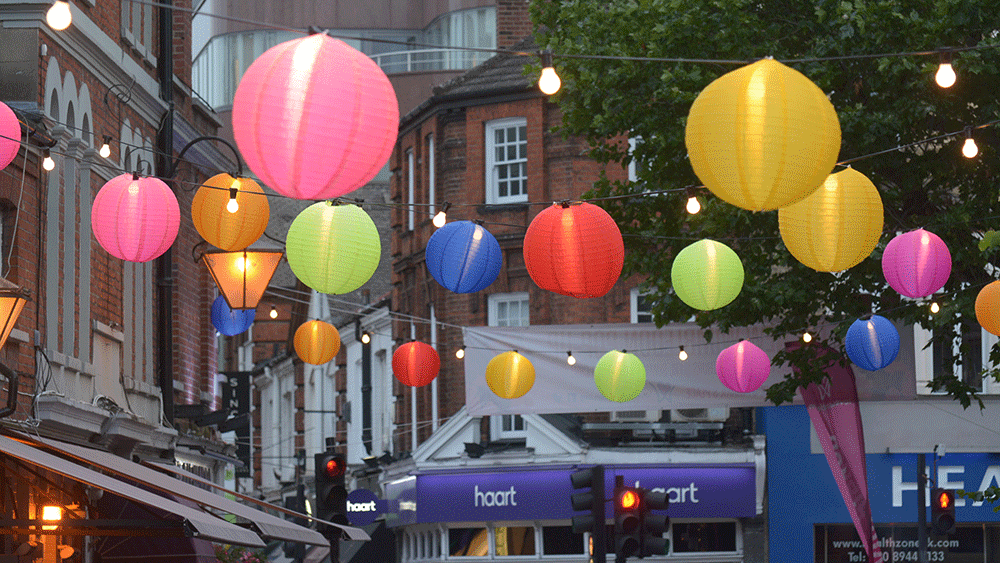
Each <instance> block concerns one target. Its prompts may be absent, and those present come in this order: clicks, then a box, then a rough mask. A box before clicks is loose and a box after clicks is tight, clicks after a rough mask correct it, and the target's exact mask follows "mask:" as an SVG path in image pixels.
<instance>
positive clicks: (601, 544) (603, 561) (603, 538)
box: [591, 465, 608, 563]
mask: <svg viewBox="0 0 1000 563" xmlns="http://www.w3.org/2000/svg"><path fill="white" fill-rule="evenodd" d="M594 469H595V470H596V471H597V475H598V477H597V480H598V485H599V486H598V487H595V488H596V489H597V490H596V491H594V493H595V494H596V495H597V498H596V499H594V502H595V511H594V512H595V517H596V513H597V512H600V518H596V521H595V522H594V531H593V532H592V533H591V538H593V540H594V553H593V554H592V555H591V559H592V560H593V561H594V563H607V561H608V541H607V535H608V534H607V529H608V526H607V523H606V519H605V517H604V503H605V502H606V498H607V495H606V494H605V491H604V466H603V465H598V466H597V467H595V468H594ZM597 504H599V505H600V510H599V511H598V510H597V509H596V506H597Z"/></svg>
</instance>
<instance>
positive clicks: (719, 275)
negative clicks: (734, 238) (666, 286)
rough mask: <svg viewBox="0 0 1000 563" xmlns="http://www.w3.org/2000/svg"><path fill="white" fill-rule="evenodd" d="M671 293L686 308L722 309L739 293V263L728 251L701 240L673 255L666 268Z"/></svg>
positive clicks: (732, 252) (741, 264) (741, 281)
mask: <svg viewBox="0 0 1000 563" xmlns="http://www.w3.org/2000/svg"><path fill="white" fill-rule="evenodd" d="M670 280H671V283H672V284H673V286H674V293H676V294H677V297H679V298H680V300H681V301H683V302H684V303H686V304H687V305H688V306H689V307H694V308H695V309H699V310H702V311H711V310H713V309H718V308H720V307H725V306H726V305H728V304H729V303H731V302H732V300H733V299H736V296H737V295H739V294H740V290H742V289H743V262H741V261H740V257H739V256H737V255H736V253H735V252H734V251H733V249H732V248H729V247H728V246H726V245H724V244H722V243H721V242H716V241H714V240H709V239H702V240H699V241H698V242H696V243H693V244H689V245H688V246H686V247H684V248H683V249H682V250H681V251H680V252H678V253H677V257H676V258H674V263H673V265H672V266H671V267H670Z"/></svg>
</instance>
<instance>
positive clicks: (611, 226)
mask: <svg viewBox="0 0 1000 563" xmlns="http://www.w3.org/2000/svg"><path fill="white" fill-rule="evenodd" d="M624 261H625V244H624V243H623V242H622V233H621V231H620V230H619V229H618V225H617V224H615V221H614V219H612V218H611V216H610V215H608V212H607V211H605V210H603V209H601V208H600V207H597V206H596V205H593V204H590V203H573V204H571V203H568V202H564V203H562V204H556V205H553V206H551V207H549V208H548V209H545V210H544V211H542V212H541V213H539V214H538V216H536V217H535V218H534V219H533V220H532V221H531V224H530V225H528V232H527V233H525V235H524V263H525V266H527V268H528V275H529V276H531V279H532V280H534V282H535V283H536V284H538V287H540V288H542V289H547V290H549V291H552V292H555V293H559V294H561V295H569V296H570V297H602V296H604V295H605V294H606V293H607V292H609V291H611V288H612V287H613V286H614V285H615V282H617V281H618V277H619V276H620V275H621V273H622V265H623V264H624Z"/></svg>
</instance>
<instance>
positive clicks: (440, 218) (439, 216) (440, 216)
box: [431, 211, 448, 229]
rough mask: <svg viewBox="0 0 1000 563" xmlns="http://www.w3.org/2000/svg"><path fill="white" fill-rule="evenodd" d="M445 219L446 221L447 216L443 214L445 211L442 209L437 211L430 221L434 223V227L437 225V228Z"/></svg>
mask: <svg viewBox="0 0 1000 563" xmlns="http://www.w3.org/2000/svg"><path fill="white" fill-rule="evenodd" d="M447 221H448V216H447V215H446V214H445V212H444V211H438V212H437V215H435V216H434V220H433V221H431V222H432V223H434V226H435V227H437V228H439V229H440V228H441V227H443V226H444V224H445V223H446V222H447Z"/></svg>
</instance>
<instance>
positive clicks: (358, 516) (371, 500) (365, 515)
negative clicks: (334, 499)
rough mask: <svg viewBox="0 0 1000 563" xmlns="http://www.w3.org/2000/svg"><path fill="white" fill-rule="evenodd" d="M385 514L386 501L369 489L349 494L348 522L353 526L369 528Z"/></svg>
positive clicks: (356, 490) (357, 490) (355, 490)
mask: <svg viewBox="0 0 1000 563" xmlns="http://www.w3.org/2000/svg"><path fill="white" fill-rule="evenodd" d="M384 512H385V501H384V500H382V499H380V498H378V497H377V496H375V493H373V492H372V491H369V490H368V489H354V490H353V491H351V492H350V493H348V494H347V520H348V521H349V522H350V523H351V525H353V526H367V525H368V524H371V523H372V522H374V521H375V520H376V519H377V518H378V517H379V516H380V515H382V514H383V513H384Z"/></svg>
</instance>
